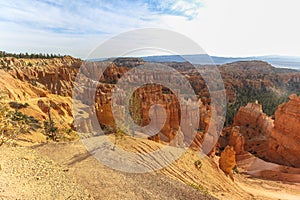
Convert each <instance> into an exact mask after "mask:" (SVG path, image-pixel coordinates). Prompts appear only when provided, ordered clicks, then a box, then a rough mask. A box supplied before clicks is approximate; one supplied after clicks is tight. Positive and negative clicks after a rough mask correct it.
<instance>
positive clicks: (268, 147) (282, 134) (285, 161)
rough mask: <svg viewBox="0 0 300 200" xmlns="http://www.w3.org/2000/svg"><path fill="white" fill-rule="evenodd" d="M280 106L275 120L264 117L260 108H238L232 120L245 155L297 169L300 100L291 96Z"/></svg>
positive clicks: (251, 106) (256, 105)
mask: <svg viewBox="0 0 300 200" xmlns="http://www.w3.org/2000/svg"><path fill="white" fill-rule="evenodd" d="M289 99H290V100H289V102H288V103H284V104H282V105H280V106H279V107H278V109H277V111H276V113H275V120H274V121H273V120H272V119H271V118H270V117H268V116H267V115H266V114H264V113H263V111H262V107H261V105H259V104H258V103H249V104H248V105H247V106H246V107H241V108H240V110H239V112H238V113H237V115H236V116H235V119H234V125H235V126H239V127H240V133H241V134H242V135H243V137H244V138H245V145H244V148H245V150H246V151H249V152H251V153H252V154H254V155H256V156H258V157H260V158H262V159H265V160H267V161H271V162H275V163H278V164H282V165H287V166H293V167H300V161H299V159H298V157H299V154H300V145H299V144H300V136H299V130H300V97H298V96H297V95H291V96H290V98H289Z"/></svg>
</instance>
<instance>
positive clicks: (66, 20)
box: [0, 0, 300, 58]
mask: <svg viewBox="0 0 300 200" xmlns="http://www.w3.org/2000/svg"><path fill="white" fill-rule="evenodd" d="M298 2H299V1H297V0H275V1H272V0H190V1H187V0H165V1H156V0H119V1H116V0H94V1H93V0H77V1H76V0H35V1H33V0H14V1H7V0H0V49H1V50H5V51H8V52H54V53H62V54H71V55H73V56H76V57H83V58H84V57H85V56H87V55H88V53H89V52H90V51H92V50H93V49H94V48H95V47H96V46H97V45H99V44H101V42H103V41H104V40H107V39H109V38H111V37H112V36H115V35H118V34H119V33H122V32H125V31H130V30H133V29H137V28H149V27H153V28H165V29H169V30H173V31H177V32H179V33H182V34H184V35H186V36H187V37H190V38H191V39H193V40H194V41H196V42H197V43H198V44H199V45H200V46H202V47H203V48H204V50H206V51H207V52H208V53H209V54H212V55H220V56H249V55H266V54H283V55H294V56H297V55H300V47H299V46H300V45H298V44H300V41H299V35H300V31H299V28H298V25H297V24H298V19H300V14H299V13H300V12H298V8H299V5H298V4H299V3H298Z"/></svg>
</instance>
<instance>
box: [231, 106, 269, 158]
mask: <svg viewBox="0 0 300 200" xmlns="http://www.w3.org/2000/svg"><path fill="white" fill-rule="evenodd" d="M234 126H239V127H240V133H241V135H242V136H243V137H244V138H245V145H244V149H245V150H246V151H249V152H251V153H253V154H257V155H259V156H261V157H264V156H266V149H267V148H268V138H269V136H270V134H271V131H272V128H273V120H272V119H271V118H270V117H268V116H267V115H266V114H265V113H263V111H262V106H261V105H260V104H258V102H255V103H248V104H247V106H245V107H241V108H240V109H239V111H238V113H237V115H236V116H235V118H234Z"/></svg>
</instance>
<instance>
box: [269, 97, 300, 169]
mask: <svg viewBox="0 0 300 200" xmlns="http://www.w3.org/2000/svg"><path fill="white" fill-rule="evenodd" d="M289 99H290V100H289V102H288V103H284V104H282V105H280V106H279V108H278V109H277V111H276V112H275V121H274V128H273V130H272V133H271V135H270V140H269V145H268V147H269V151H270V154H269V157H268V159H269V160H274V161H276V162H277V163H279V164H284V165H289V166H293V167H300V160H299V155H300V135H299V130H300V97H298V96H297V95H291V96H290V98H289Z"/></svg>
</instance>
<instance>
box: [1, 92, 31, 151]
mask: <svg viewBox="0 0 300 200" xmlns="http://www.w3.org/2000/svg"><path fill="white" fill-rule="evenodd" d="M6 99H7V97H6V96H5V95H4V94H3V93H2V92H0V146H1V145H3V144H15V140H16V138H17V136H18V135H19V134H24V133H28V132H29V128H30V127H29V125H28V123H27V121H26V119H24V116H25V115H24V116H23V115H21V114H20V112H14V111H11V110H10V109H9V106H8V104H7V103H6Z"/></svg>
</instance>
